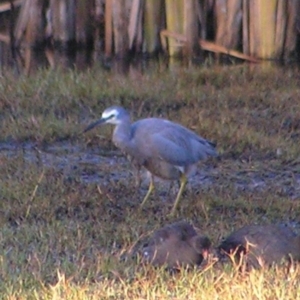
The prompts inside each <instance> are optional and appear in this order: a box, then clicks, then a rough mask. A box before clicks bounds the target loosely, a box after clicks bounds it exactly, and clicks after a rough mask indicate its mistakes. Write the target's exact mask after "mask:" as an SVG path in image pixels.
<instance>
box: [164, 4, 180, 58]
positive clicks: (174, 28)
mask: <svg viewBox="0 0 300 300" xmlns="http://www.w3.org/2000/svg"><path fill="white" fill-rule="evenodd" d="M166 16H167V30H168V31H171V32H174V33H179V34H183V33H184V31H183V16H184V0H166ZM180 50H181V46H180V45H179V44H178V42H177V41H176V40H175V39H173V38H169V39H168V51H169V55H170V56H174V55H178V54H180Z"/></svg>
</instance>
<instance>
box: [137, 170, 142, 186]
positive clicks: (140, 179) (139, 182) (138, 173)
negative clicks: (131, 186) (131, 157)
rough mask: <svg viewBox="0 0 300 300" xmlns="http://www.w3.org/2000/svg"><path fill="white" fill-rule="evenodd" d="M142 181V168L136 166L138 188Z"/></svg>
mask: <svg viewBox="0 0 300 300" xmlns="http://www.w3.org/2000/svg"><path fill="white" fill-rule="evenodd" d="M141 182H142V178H141V168H140V167H136V168H135V186H136V188H137V189H138V188H140V186H141Z"/></svg>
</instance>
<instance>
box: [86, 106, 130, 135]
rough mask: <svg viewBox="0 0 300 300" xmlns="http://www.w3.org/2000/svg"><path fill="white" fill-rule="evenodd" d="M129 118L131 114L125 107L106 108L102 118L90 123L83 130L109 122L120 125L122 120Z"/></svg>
mask: <svg viewBox="0 0 300 300" xmlns="http://www.w3.org/2000/svg"><path fill="white" fill-rule="evenodd" d="M127 119H129V114H128V112H127V111H126V110H125V109H124V108H123V107H120V106H112V107H109V108H106V109H105V110H104V111H103V113H102V116H101V118H100V119H99V120H97V121H96V122H94V123H92V124H90V125H89V126H88V127H87V128H86V129H85V130H84V131H83V132H87V131H89V130H91V129H93V128H94V127H96V126H98V125H100V124H106V123H109V124H114V125H118V124H120V123H121V122H122V121H124V120H127Z"/></svg>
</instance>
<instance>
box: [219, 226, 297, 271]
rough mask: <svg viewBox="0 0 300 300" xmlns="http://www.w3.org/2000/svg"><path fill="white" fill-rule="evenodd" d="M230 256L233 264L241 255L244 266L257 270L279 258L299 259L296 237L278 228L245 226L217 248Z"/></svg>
mask: <svg viewBox="0 0 300 300" xmlns="http://www.w3.org/2000/svg"><path fill="white" fill-rule="evenodd" d="M218 250H219V252H220V253H221V255H222V253H223V254H224V253H225V254H226V253H227V254H230V253H231V254H234V257H235V260H236V262H237V263H239V262H240V260H241V257H242V256H244V258H245V262H246V266H247V267H249V268H252V267H254V268H259V267H263V266H271V265H272V264H273V263H280V262H281V261H282V260H283V259H288V260H289V261H290V260H291V259H292V260H300V237H299V236H297V235H296V234H295V233H294V232H293V231H292V230H291V229H289V228H287V227H284V226H279V225H248V226H245V227H243V228H241V229H239V230H237V231H235V232H233V233H232V234H230V235H229V236H228V237H227V238H226V239H225V240H224V241H223V242H222V243H221V245H220V246H219V247H218Z"/></svg>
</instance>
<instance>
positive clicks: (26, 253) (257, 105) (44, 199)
mask: <svg viewBox="0 0 300 300" xmlns="http://www.w3.org/2000/svg"><path fill="white" fill-rule="evenodd" d="M299 96H300V87H299V71H297V70H295V69H288V68H266V69H264V68H261V67H256V68H253V69H250V68H249V67H246V66H235V67H213V68H201V69H199V68H188V69H184V68H174V69H170V70H163V71H159V70H157V69H149V70H148V71H147V72H146V73H139V74H133V75H130V74H129V75H127V76H124V75H118V74H115V73H110V72H104V71H103V70H99V69H97V68H96V67H95V68H94V69H91V70H88V71H86V72H79V71H76V70H73V71H60V70H40V71H38V72H37V73H36V74H33V75H31V76H30V77H25V76H24V77H22V76H21V77H19V78H15V77H14V76H12V75H10V74H5V75H2V77H1V78H0V108H1V109H0V124H1V135H0V140H1V145H5V147H7V149H8V150H7V149H6V148H5V147H4V148H3V147H2V148H3V149H2V151H1V152H0V191H1V192H0V198H1V201H0V224H1V232H0V240H1V247H0V266H1V267H0V278H1V279H2V280H1V281H0V295H1V298H3V299H219V298H222V299H300V296H299V295H300V293H299V284H298V278H299V275H300V267H299V266H298V265H295V266H294V267H293V268H272V269H271V270H267V269H266V270H258V271H253V272H251V273H249V274H240V273H239V272H238V271H237V270H236V269H235V268H234V267H233V266H230V265H226V266H225V267H224V268H221V267H208V268H207V269H204V270H197V269H194V270H191V271H189V272H188V271H187V270H182V271H181V272H180V273H177V274H169V273H168V272H165V271H164V269H154V268H152V267H151V266H144V265H141V264H138V263H137V262H136V261H134V260H131V259H123V258H124V253H126V251H129V250H130V249H131V248H132V247H134V245H135V243H136V242H137V241H138V240H139V239H143V238H145V236H146V234H147V233H149V232H151V231H152V230H154V229H156V228H159V227H160V226H162V225H164V224H166V223H168V222H173V221H176V220H180V219H188V220H191V221H193V222H194V224H195V225H197V226H198V227H199V228H200V229H201V230H202V231H203V232H205V233H206V234H207V235H208V236H209V237H210V238H211V239H212V241H213V243H214V244H218V242H219V241H220V240H221V239H222V237H224V236H226V235H227V234H229V233H230V232H231V231H232V230H233V229H234V228H238V227H241V226H242V225H244V224H249V223H260V224H265V223H288V224H292V225H295V226H296V227H295V230H298V231H299V228H300V226H299V224H300V219H299V215H300V214H299V212H300V201H299V175H298V174H299V170H300V161H299V137H300V123H299V120H300V115H299V114H300V113H299V112H300V107H299V106H300V102H299ZM112 104H118V105H123V106H125V107H127V108H129V109H130V110H131V111H132V113H133V117H134V119H137V118H142V117H147V116H162V117H166V118H169V119H172V120H174V121H177V122H179V123H182V124H183V125H185V126H187V127H189V128H192V129H193V130H195V131H196V132H199V133H200V134H201V135H202V136H205V137H206V138H208V139H210V140H213V141H217V143H218V150H219V151H220V154H221V159H220V160H219V161H208V162H206V163H204V164H203V166H202V168H200V169H201V170H202V171H201V172H203V173H201V174H202V175H203V174H204V175H205V176H204V179H203V181H205V180H206V179H207V180H208V182H207V183H205V184H199V182H197V179H192V180H191V186H192V188H190V189H188V190H187V191H186V192H185V193H184V196H183V199H182V202H181V203H180V205H179V210H178V212H177V214H176V215H175V216H174V217H172V218H171V217H169V216H168V212H169V211H170V209H171V206H172V201H173V198H172V197H173V194H174V193H171V195H170V196H165V195H164V194H163V192H165V189H164V188H163V187H162V186H160V187H159V188H158V192H157V194H156V195H157V196H156V197H155V196H153V197H152V198H151V200H149V203H146V205H145V208H144V209H143V210H139V209H138V205H139V203H140V201H141V199H142V197H143V195H144V192H145V191H144V190H143V189H141V190H139V191H136V190H135V188H134V180H133V177H132V176H131V175H130V173H129V171H128V168H129V169H131V167H130V166H129V163H127V162H126V161H125V160H123V159H122V157H121V156H120V157H119V154H118V152H113V153H116V154H117V155H118V156H117V158H114V160H116V159H117V161H116V162H117V163H114V164H105V163H104V162H102V161H101V160H100V156H98V159H99V161H98V162H97V163H96V165H95V163H90V164H86V163H85V164H82V163H80V159H82V157H83V156H84V155H86V154H93V155H95V153H101V155H104V156H105V155H109V153H111V152H112V151H115V148H114V147H113V145H112V144H111V141H110V136H111V129H110V128H109V127H103V128H101V129H98V130H93V131H91V132H90V133H89V134H86V135H82V134H81V133H80V132H81V131H82V129H84V128H85V126H86V125H87V124H89V123H90V122H91V121H92V120H94V119H96V118H98V117H99V116H100V115H101V112H102V111H103V109H104V108H105V107H107V106H110V105H112ZM65 145H67V147H66V148H64V146H65ZM51 146H56V148H55V149H56V150H55V151H54V150H53V151H52V152H51V153H50V152H49V151H48V152H46V150H47V149H48V150H49V147H51ZM28 147H29V149H28ZM45 149H46V150H45ZM74 149H77V150H76V151H75V150H74ZM78 149H79V150H78ZM72 151H74V153H73V152H72ZM69 152H72V153H71V156H68V155H69V154H70V153H69ZM45 153H47V155H50V154H51V155H52V154H53V153H54V154H53V155H54V156H55V157H58V158H59V159H61V161H60V164H61V165H60V167H58V166H57V165H51V163H50V164H48V163H45V161H43V159H45ZM65 157H67V159H66V158H65ZM70 157H72V159H73V160H69V159H68V158H70ZM110 157H111V156H110ZM118 157H119V158H118ZM114 160H113V162H114ZM110 162H111V161H110ZM83 174H87V175H89V176H93V175H95V174H96V175H97V176H98V177H97V178H98V180H96V181H94V182H93V181H88V182H87V181H84V180H82V178H83ZM113 174H114V175H115V176H116V178H117V179H113V176H112V175H113ZM122 174H123V175H122ZM158 195H159V196H158ZM162 195H163V196H162ZM161 198H163V199H165V201H162V199H161ZM169 198H171V199H169Z"/></svg>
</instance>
